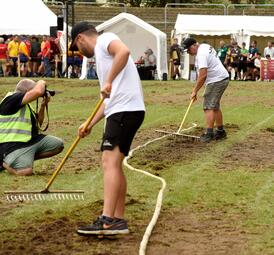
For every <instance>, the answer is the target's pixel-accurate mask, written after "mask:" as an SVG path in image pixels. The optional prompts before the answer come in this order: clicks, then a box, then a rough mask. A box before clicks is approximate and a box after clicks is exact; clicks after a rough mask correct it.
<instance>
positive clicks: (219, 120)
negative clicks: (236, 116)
mask: <svg viewBox="0 0 274 255" xmlns="http://www.w3.org/2000/svg"><path fill="white" fill-rule="evenodd" d="M214 115H215V122H216V126H217V127H220V126H223V114H222V111H221V109H218V110H215V111H214Z"/></svg>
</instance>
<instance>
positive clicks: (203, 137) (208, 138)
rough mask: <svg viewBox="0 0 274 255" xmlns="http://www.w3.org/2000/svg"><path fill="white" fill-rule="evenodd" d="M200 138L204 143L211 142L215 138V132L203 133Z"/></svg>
mask: <svg viewBox="0 0 274 255" xmlns="http://www.w3.org/2000/svg"><path fill="white" fill-rule="evenodd" d="M200 139H201V141H202V142H203V143H209V142H211V141H212V140H214V134H213V133H205V134H202V135H201V138H200Z"/></svg>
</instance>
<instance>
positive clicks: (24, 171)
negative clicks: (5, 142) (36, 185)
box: [3, 163, 32, 176]
mask: <svg viewBox="0 0 274 255" xmlns="http://www.w3.org/2000/svg"><path fill="white" fill-rule="evenodd" d="M3 167H4V168H5V169H6V170H7V171H8V172H9V173H10V174H12V175H17V176H28V175H32V167H28V168H23V169H14V168H12V167H10V166H9V165H7V164H6V163H3Z"/></svg>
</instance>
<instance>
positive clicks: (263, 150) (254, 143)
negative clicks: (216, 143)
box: [219, 128, 274, 171]
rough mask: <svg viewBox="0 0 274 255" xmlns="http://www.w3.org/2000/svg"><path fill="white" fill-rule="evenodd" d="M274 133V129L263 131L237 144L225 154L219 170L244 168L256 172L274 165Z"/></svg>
mask: <svg viewBox="0 0 274 255" xmlns="http://www.w3.org/2000/svg"><path fill="white" fill-rule="evenodd" d="M273 131H274V129H273V128H268V129H266V130H262V131H261V132H259V133H256V134H253V135H251V136H248V137H247V139H245V141H244V142H241V143H237V144H235V145H234V146H233V147H232V148H231V150H230V151H228V152H226V153H224V155H223V157H222V158H223V159H222V162H221V163H220V164H219V168H220V169H221V170H233V168H237V167H241V166H242V167H247V168H248V169H253V170H254V171H262V170H264V169H265V168H267V167H269V166H272V165H274V157H273V151H274V132H273ZM232 166H233V168H232Z"/></svg>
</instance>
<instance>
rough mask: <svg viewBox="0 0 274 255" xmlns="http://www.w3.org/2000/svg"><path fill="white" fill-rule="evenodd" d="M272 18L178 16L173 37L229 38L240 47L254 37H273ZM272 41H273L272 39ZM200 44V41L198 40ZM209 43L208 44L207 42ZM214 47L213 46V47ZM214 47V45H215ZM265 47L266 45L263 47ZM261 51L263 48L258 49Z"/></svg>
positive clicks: (273, 21) (186, 75) (187, 76)
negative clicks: (234, 40)
mask: <svg viewBox="0 0 274 255" xmlns="http://www.w3.org/2000/svg"><path fill="white" fill-rule="evenodd" d="M273 24H274V17H269V16H222V15H184V14H178V16H177V20H176V23H175V28H174V29H175V34H174V36H175V37H177V38H179V39H182V38H186V37H188V36H189V35H191V36H194V37H195V38H196V39H197V37H199V36H225V37H227V36H231V37H233V38H235V39H236V41H237V42H238V43H239V45H241V43H242V42H245V43H246V46H247V48H248V47H249V44H250V40H252V39H253V38H254V36H256V37H265V38H269V37H274V29H273ZM272 40H273V39H272ZM198 42H200V43H201V41H199V40H198ZM209 43H210V42H209ZM213 46H214V45H213ZM215 47H216V45H215ZM264 47H266V44H265V46H264ZM260 50H261V51H263V47H262V48H261V49H260ZM188 57H189V56H188V54H186V56H184V60H185V65H184V70H183V78H185V79H189V75H188V74H189V70H188V66H189V65H188V64H187V63H189V59H188Z"/></svg>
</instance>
